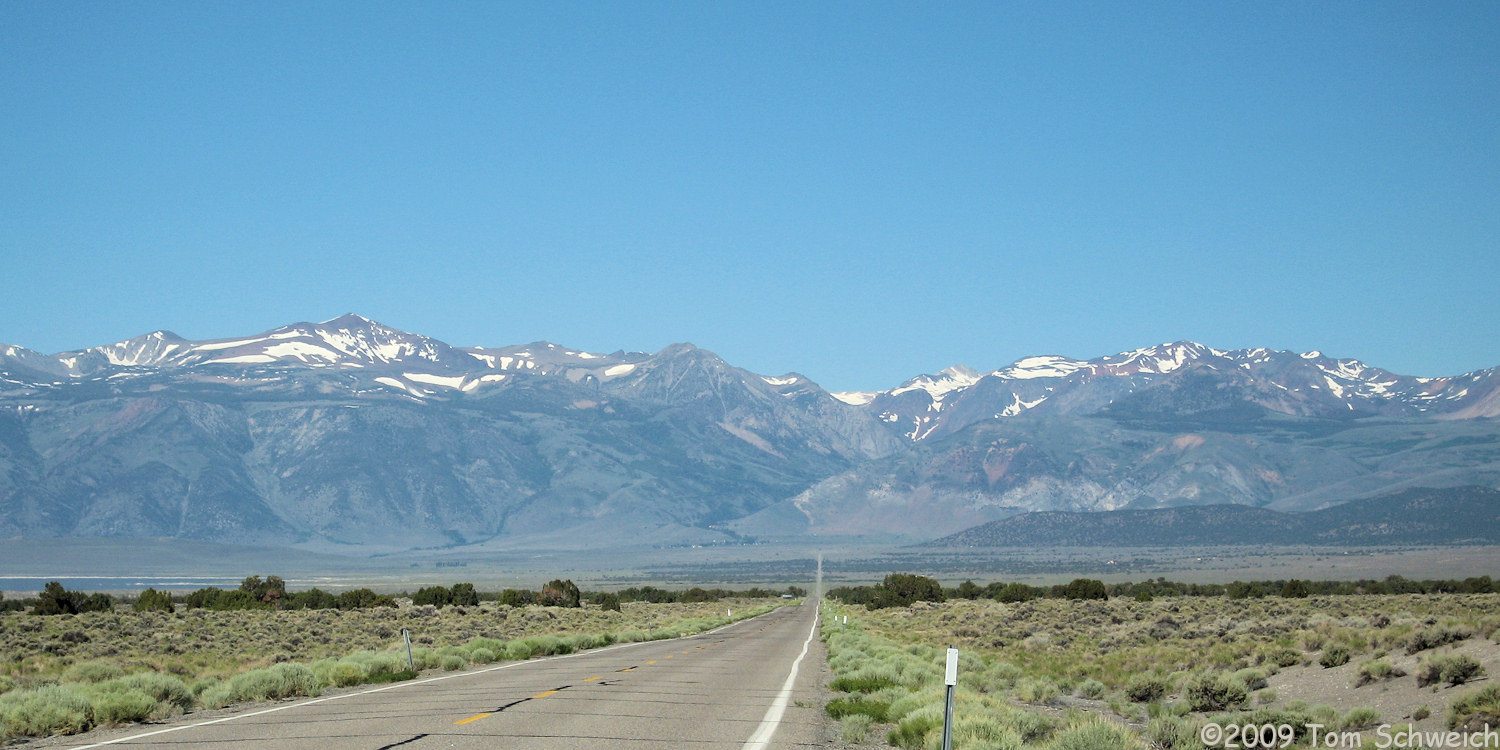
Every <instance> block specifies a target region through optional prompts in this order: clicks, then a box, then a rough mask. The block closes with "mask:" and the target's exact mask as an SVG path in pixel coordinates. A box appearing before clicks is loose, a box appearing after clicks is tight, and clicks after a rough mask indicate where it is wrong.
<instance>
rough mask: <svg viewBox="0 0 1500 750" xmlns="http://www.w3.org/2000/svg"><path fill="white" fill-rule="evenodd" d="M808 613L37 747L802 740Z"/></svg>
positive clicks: (807, 718)
mask: <svg viewBox="0 0 1500 750" xmlns="http://www.w3.org/2000/svg"><path fill="white" fill-rule="evenodd" d="M817 617H818V603H817V601H816V600H813V599H809V600H807V601H805V602H804V603H802V604H801V605H800V606H787V607H781V608H779V609H776V610H774V611H772V612H769V613H767V614H764V615H761V616H759V617H755V618H751V619H748V620H742V621H740V622H737V623H733V624H730V625H726V626H724V627H722V628H718V629H716V630H712V631H708V632H705V633H700V634H698V635H693V636H687V637H684V638H678V639H673V640H668V641H650V642H645V643H629V644H619V645H615V646H609V647H606V648H600V649H595V650H592V651H585V652H581V653H577V654H569V655H567V656H555V657H549V658H543V659H532V660H528V661H521V662H511V663H507V664H502V665H497V666H489V667H482V668H476V669H471V670H469V671H466V672H454V673H446V674H442V675H439V676H435V677H427V678H418V679H415V680H411V681H408V682H401V683H394V684H390V685H381V686H378V687H368V688H355V689H352V690H350V691H348V692H343V693H339V694H335V695H325V696H323V697H320V698H311V699H304V700H300V701H296V702H288V703H280V704H274V705H271V706H266V705H265V704H260V705H256V706H251V707H247V708H244V709H243V710H240V711H238V712H235V713H232V714H228V715H218V714H215V715H214V718H206V719H205V718H202V715H201V714H200V715H198V716H197V717H196V718H195V717H194V716H185V717H182V718H181V719H178V720H175V721H173V722H170V723H166V724H156V725H146V726H140V725H137V726H133V727H130V728H128V729H117V730H109V731H103V732H92V733H90V735H89V736H88V737H87V738H84V737H73V738H54V740H53V741H45V742H43V743H41V744H42V745H43V746H47V747H69V748H74V749H75V750H84V749H85V748H96V747H101V748H102V747H111V748H113V747H163V748H165V747H194V746H202V747H209V748H215V749H216V750H217V749H218V748H224V749H225V750H229V749H231V748H258V749H264V748H289V749H290V748H297V749H298V750H305V749H307V748H313V749H314V750H395V749H396V748H400V749H401V750H426V749H427V748H506V750H531V749H535V750H562V749H564V748H566V749H567V750H580V749H582V748H743V750H761V749H762V748H795V747H809V746H814V745H821V744H823V743H822V742H820V741H819V740H820V736H821V735H820V733H821V731H822V729H821V727H822V722H821V713H822V701H821V700H820V699H819V698H818V695H819V691H820V690H822V685H821V682H822V681H824V680H825V679H826V678H825V677H824V676H823V675H824V670H825V669H826V668H825V667H824V666H823V663H822V662H823V660H822V659H821V654H822V651H821V646H822V644H821V643H819V642H818V641H817V636H816V633H817ZM809 654H811V656H810V655H809ZM54 742H55V744H54Z"/></svg>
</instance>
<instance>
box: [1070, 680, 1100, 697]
mask: <svg viewBox="0 0 1500 750" xmlns="http://www.w3.org/2000/svg"><path fill="white" fill-rule="evenodd" d="M1104 690H1105V688H1104V683H1102V682H1100V681H1098V680H1095V679H1088V680H1084V681H1083V682H1081V683H1079V685H1078V689H1077V691H1076V692H1077V693H1078V695H1079V696H1081V697H1084V698H1095V699H1097V698H1099V697H1101V696H1103V695H1104Z"/></svg>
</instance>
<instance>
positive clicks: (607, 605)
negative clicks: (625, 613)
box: [594, 591, 620, 612]
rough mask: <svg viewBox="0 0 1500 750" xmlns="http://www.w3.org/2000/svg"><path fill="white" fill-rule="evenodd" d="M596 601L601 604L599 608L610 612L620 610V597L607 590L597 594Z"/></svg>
mask: <svg viewBox="0 0 1500 750" xmlns="http://www.w3.org/2000/svg"><path fill="white" fill-rule="evenodd" d="M594 603H595V604H597V605H599V609H602V610H605V611H608V612H619V611H620V597H619V596H617V595H615V594H612V593H609V592H607V591H606V592H604V593H601V594H595V595H594Z"/></svg>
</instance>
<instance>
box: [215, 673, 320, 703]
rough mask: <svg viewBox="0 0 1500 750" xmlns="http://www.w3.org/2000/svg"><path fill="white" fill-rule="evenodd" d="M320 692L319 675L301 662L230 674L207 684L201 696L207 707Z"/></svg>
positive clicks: (313, 694)
mask: <svg viewBox="0 0 1500 750" xmlns="http://www.w3.org/2000/svg"><path fill="white" fill-rule="evenodd" d="M317 694H318V678H317V676H316V675H314V674H313V671H312V670H311V669H309V668H308V667H305V666H303V665H301V664H277V665H276V666H274V667H270V668H268V669H257V670H254V671H251V672H245V673H244V674H238V675H235V676H234V677H231V678H230V679H229V680H228V681H226V682H222V683H220V684H218V685H215V686H213V687H211V688H208V689H207V690H205V691H204V692H203V694H202V695H201V696H199V700H201V701H202V702H203V705H204V706H207V707H208V708H222V707H224V706H227V705H230V704H232V703H246V702H250V701H265V700H281V699H283V698H292V697H295V696H299V695H303V696H309V697H311V696H315V695H317Z"/></svg>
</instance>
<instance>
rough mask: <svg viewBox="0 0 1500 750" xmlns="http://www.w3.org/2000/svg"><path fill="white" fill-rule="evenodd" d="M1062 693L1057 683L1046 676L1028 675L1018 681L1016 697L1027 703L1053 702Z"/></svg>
mask: <svg viewBox="0 0 1500 750" xmlns="http://www.w3.org/2000/svg"><path fill="white" fill-rule="evenodd" d="M1059 695H1062V690H1061V689H1060V688H1058V687H1057V683H1055V682H1053V681H1051V680H1049V679H1047V678H1045V677H1028V678H1026V679H1023V680H1021V681H1020V682H1018V683H1016V697H1017V698H1019V699H1020V700H1023V701H1025V702H1027V703H1051V702H1052V701H1054V700H1056V699H1057V697H1058V696H1059Z"/></svg>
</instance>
